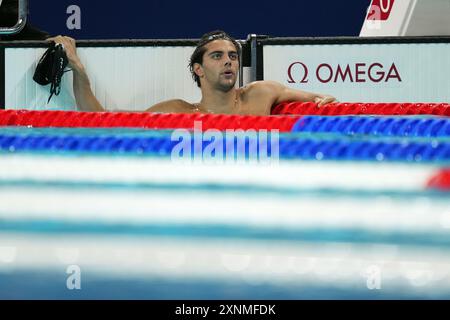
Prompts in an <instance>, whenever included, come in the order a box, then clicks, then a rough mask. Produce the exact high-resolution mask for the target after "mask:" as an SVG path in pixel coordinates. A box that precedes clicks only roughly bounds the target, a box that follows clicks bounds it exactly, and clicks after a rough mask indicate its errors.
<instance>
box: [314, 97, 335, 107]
mask: <svg viewBox="0 0 450 320" xmlns="http://www.w3.org/2000/svg"><path fill="white" fill-rule="evenodd" d="M318 100H319V101H316V102H317V103H318V105H317V106H318V107H319V108H320V107H322V106H324V105H326V104H328V103H333V102H337V100H336V98H335V97H333V96H328V95H327V96H323V97H321V98H319V99H318Z"/></svg>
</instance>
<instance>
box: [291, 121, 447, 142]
mask: <svg viewBox="0 0 450 320" xmlns="http://www.w3.org/2000/svg"><path fill="white" fill-rule="evenodd" d="M292 132H310V133H319V132H322V133H339V134H345V135H372V136H400V137H450V118H444V117H442V118H439V117H428V118H424V117H420V118H418V117H363V116H304V117H302V118H300V119H299V120H297V122H296V123H295V124H294V126H293V128H292Z"/></svg>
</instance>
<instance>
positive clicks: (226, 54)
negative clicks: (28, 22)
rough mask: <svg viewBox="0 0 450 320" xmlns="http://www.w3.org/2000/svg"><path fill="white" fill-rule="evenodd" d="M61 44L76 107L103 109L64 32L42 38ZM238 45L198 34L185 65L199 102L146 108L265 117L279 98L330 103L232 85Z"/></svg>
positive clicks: (270, 86)
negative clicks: (70, 75)
mask: <svg viewBox="0 0 450 320" xmlns="http://www.w3.org/2000/svg"><path fill="white" fill-rule="evenodd" d="M47 40H48V41H54V42H56V43H61V44H63V45H64V48H65V51H66V54H67V58H68V60H69V64H70V66H71V68H72V69H73V91H74V94H75V99H76V103H77V107H78V108H79V109H80V110H82V111H106V109H105V108H104V107H103V106H102V105H101V104H100V103H99V101H98V100H97V98H96V97H95V96H94V94H93V93H92V90H91V87H90V81H89V78H88V76H87V73H86V71H85V68H84V66H83V64H82V63H81V61H80V59H79V57H78V55H77V52H76V46H75V40H74V39H72V38H69V37H65V36H57V37H54V38H49V39H47ZM239 53H240V46H239V45H238V43H237V42H236V40H234V39H233V38H232V37H230V36H229V35H228V34H226V33H225V32H223V31H213V32H209V33H206V34H205V35H203V36H202V38H201V40H200V42H199V43H198V45H197V47H196V48H195V50H194V52H193V53H192V56H191V59H190V63H189V68H190V71H191V73H192V77H193V78H194V80H195V82H196V83H197V85H198V86H199V87H200V90H201V92H202V99H201V101H200V102H199V103H189V102H186V101H184V100H181V99H175V100H168V101H164V102H161V103H158V104H156V105H154V106H152V107H150V108H148V109H147V110H146V111H149V112H162V113H220V114H241V115H270V112H271V109H272V107H273V106H275V105H277V104H279V103H281V102H284V101H302V102H315V103H317V104H318V106H319V107H320V106H323V105H324V104H327V103H331V102H334V101H336V99H335V98H334V97H332V96H330V95H326V94H315V93H310V92H305V91H301V90H295V89H291V88H288V87H286V86H284V85H282V84H280V83H278V82H275V81H255V82H252V83H250V84H248V85H246V86H244V87H242V88H235V83H236V80H237V75H238V70H239V63H240V61H239Z"/></svg>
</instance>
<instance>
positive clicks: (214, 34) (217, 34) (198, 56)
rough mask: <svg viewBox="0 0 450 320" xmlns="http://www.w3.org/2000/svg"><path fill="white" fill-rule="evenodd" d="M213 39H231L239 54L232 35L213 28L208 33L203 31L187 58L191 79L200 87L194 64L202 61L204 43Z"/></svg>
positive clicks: (239, 52)
mask: <svg viewBox="0 0 450 320" xmlns="http://www.w3.org/2000/svg"><path fill="white" fill-rule="evenodd" d="M214 40H228V41H231V42H232V43H233V44H234V47H235V48H236V51H237V53H238V57H240V56H241V46H240V45H239V43H238V42H237V41H236V40H235V39H234V38H232V37H230V36H229V35H228V34H227V33H226V32H224V31H222V30H215V31H211V32H208V33H205V34H204V35H203V36H202V37H201V39H200V41H199V42H198V44H197V47H196V48H195V50H194V52H193V53H192V55H191V59H190V60H189V70H190V72H191V75H192V79H194V81H195V82H196V83H197V86H198V87H201V85H200V77H199V76H198V75H196V74H195V72H194V64H195V63H199V64H202V63H203V54H204V53H205V52H206V48H205V45H207V44H208V43H210V42H211V41H214Z"/></svg>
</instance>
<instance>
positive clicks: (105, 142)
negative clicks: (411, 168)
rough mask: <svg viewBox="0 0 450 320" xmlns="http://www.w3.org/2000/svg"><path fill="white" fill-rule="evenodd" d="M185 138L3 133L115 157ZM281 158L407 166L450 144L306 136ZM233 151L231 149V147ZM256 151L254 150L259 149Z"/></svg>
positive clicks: (244, 150)
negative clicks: (394, 162)
mask: <svg viewBox="0 0 450 320" xmlns="http://www.w3.org/2000/svg"><path fill="white" fill-rule="evenodd" d="M180 141H181V140H176V141H172V140H171V136H170V135H166V136H161V135H159V136H156V137H130V136H113V135H112V136H107V135H105V136H87V135H80V136H76V135H36V134H31V135H8V134H0V151H1V152H22V151H27V152H66V153H70V152H86V153H111V154H130V155H132V154H135V155H140V154H147V155H159V156H170V155H171V154H172V151H173V148H174V147H175V146H177V145H178V146H179V145H180ZM194 142H195V139H194V138H192V139H191V140H189V141H188V142H187V143H188V144H190V150H192V153H191V155H193V154H194V152H195V151H200V149H199V147H198V145H196V144H195V143H194ZM261 142H263V144H262V145H263V146H264V147H265V148H266V150H259V149H258V150H257V152H256V153H257V156H258V157H259V156H261V153H260V152H264V153H263V154H264V155H265V154H266V152H267V155H268V156H271V155H272V147H273V146H272V145H271V143H272V141H271V137H270V136H269V137H267V139H265V143H264V141H262V140H261V139H258V138H256V139H254V138H248V137H245V138H243V139H239V142H238V138H237V137H234V139H232V140H231V141H230V139H228V140H225V141H224V143H223V144H219V146H221V147H222V148H223V149H222V151H223V155H225V154H226V151H227V149H226V148H227V144H228V148H229V147H230V146H231V147H232V148H234V149H233V150H235V151H236V154H237V155H245V154H246V155H247V157H248V154H249V152H250V148H251V147H252V146H255V145H257V146H261V144H260V143H261ZM200 148H201V151H202V152H204V151H205V149H206V148H209V150H210V149H211V142H210V141H201V143H200ZM278 149H279V157H280V158H282V159H305V160H368V161H406V162H449V161H450V142H447V141H439V140H436V139H434V140H431V141H428V142H416V141H393V142H386V141H373V140H372V141H358V140H355V141H353V140H348V139H347V140H343V139H330V140H317V139H311V138H301V137H283V136H281V137H280V138H279V148H278ZM228 150H230V149H228ZM253 150H254V149H253Z"/></svg>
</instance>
